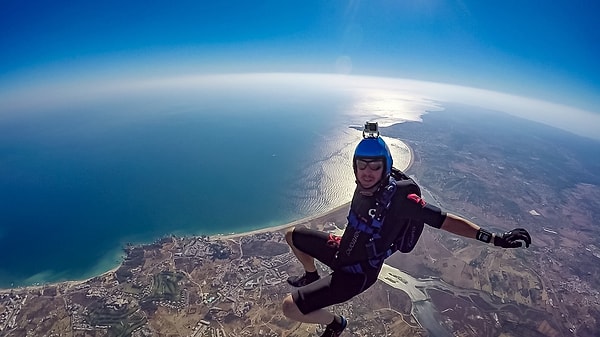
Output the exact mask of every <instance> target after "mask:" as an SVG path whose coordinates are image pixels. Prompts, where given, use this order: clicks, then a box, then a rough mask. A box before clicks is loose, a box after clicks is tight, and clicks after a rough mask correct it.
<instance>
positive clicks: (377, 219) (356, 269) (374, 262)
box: [341, 177, 396, 274]
mask: <svg viewBox="0 0 600 337" xmlns="http://www.w3.org/2000/svg"><path fill="white" fill-rule="evenodd" d="M395 193H396V180H395V179H394V178H393V177H390V180H389V184H388V185H387V186H386V187H385V188H384V189H383V191H382V193H381V196H380V197H379V198H377V201H376V207H377V208H376V210H375V215H374V216H373V218H372V221H371V222H370V223H367V222H365V221H362V220H361V219H360V218H359V216H358V215H357V214H356V212H354V211H352V210H350V214H349V215H348V226H350V227H352V228H354V229H355V230H357V231H360V232H363V233H366V234H369V235H370V236H371V237H370V239H369V242H368V243H367V244H366V246H365V248H366V252H367V255H368V256H367V257H368V260H367V263H368V265H369V266H370V267H373V268H377V267H378V266H379V265H380V264H381V262H383V260H385V259H386V258H388V257H389V256H390V255H392V254H393V253H394V252H395V251H396V247H395V245H392V246H391V247H389V248H388V249H387V250H385V251H383V252H378V251H377V245H376V240H379V239H381V235H380V234H379V233H380V231H381V227H382V226H383V222H384V220H385V215H386V213H387V211H388V210H389V208H390V206H391V203H392V198H393V196H394V194H395ZM363 265H364V267H367V266H366V265H365V263H364V262H360V263H355V264H353V265H349V266H343V267H341V269H342V270H343V271H346V272H349V273H353V274H362V273H364V268H363Z"/></svg>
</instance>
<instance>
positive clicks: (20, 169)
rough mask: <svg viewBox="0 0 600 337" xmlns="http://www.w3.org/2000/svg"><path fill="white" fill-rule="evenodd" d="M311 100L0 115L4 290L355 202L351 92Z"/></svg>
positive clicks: (175, 98)
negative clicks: (165, 243)
mask: <svg viewBox="0 0 600 337" xmlns="http://www.w3.org/2000/svg"><path fill="white" fill-rule="evenodd" d="M186 95H189V93H187V94H186ZM303 95H304V94H298V95H291V96H289V97H285V98H277V97H272V96H268V95H266V94H265V95H259V96H258V97H257V96H252V95H248V96H244V95H241V97H240V95H234V94H228V93H223V92H221V93H219V94H216V93H215V92H212V93H210V94H207V93H204V94H203V95H201V96H194V97H193V98H189V97H188V96H182V95H179V94H173V95H171V96H169V97H168V98H169V99H165V95H162V96H160V97H156V96H151V95H150V96H149V95H144V96H135V97H131V98H115V99H111V100H105V101H103V100H94V101H91V102H87V101H85V102H78V103H77V104H72V105H69V104H65V105H63V106H61V107H60V108H56V107H54V108H49V109H38V110H36V111H33V112H30V113H25V114H18V115H17V114H14V115H10V116H0V117H2V118H0V257H1V258H0V288H7V287H18V286H27V285H33V284H38V283H47V282H58V281H65V280H78V279H84V278H88V277H91V276H94V275H98V274H100V273H102V272H105V271H107V270H109V269H112V268H114V267H115V266H117V265H118V263H120V261H121V259H122V254H123V251H122V248H123V246H124V245H126V244H127V243H133V244H139V243H150V242H152V241H154V240H156V239H158V238H161V237H164V236H167V235H172V234H174V235H214V234H218V233H224V234H227V233H232V232H236V233H238V232H245V231H249V230H254V229H259V228H266V227H271V226H275V225H281V224H284V223H287V222H291V221H294V220H297V219H300V218H302V217H306V216H312V215H315V214H319V213H323V212H326V211H327V210H329V209H332V208H334V207H336V206H339V205H341V204H343V203H345V202H348V201H349V200H350V198H351V194H352V191H353V188H354V178H353V175H352V167H351V157H352V151H353V149H354V146H355V145H356V144H357V142H358V141H359V140H360V139H361V132H360V131H359V130H358V129H357V128H356V126H358V125H360V124H359V123H360V122H358V123H357V121H356V120H351V119H348V118H347V115H346V114H345V112H346V111H347V109H348V108H349V106H348V104H349V103H348V101H347V100H346V99H345V98H344V97H343V95H340V96H336V95H329V96H322V95H319V96H311V97H310V99H308V98H307V97H306V96H303ZM230 96H231V97H230ZM182 97H183V98H182ZM232 97H234V98H232ZM361 122H363V123H364V121H361ZM388 141H389V142H390V147H392V149H393V151H394V152H395V153H394V156H395V157H396V161H397V163H398V165H400V166H402V165H407V162H408V161H409V160H410V152H409V151H408V149H407V148H406V147H405V146H403V144H402V143H401V142H398V141H395V140H392V139H388Z"/></svg>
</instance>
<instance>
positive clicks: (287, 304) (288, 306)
mask: <svg viewBox="0 0 600 337" xmlns="http://www.w3.org/2000/svg"><path fill="white" fill-rule="evenodd" d="M281 311H283V314H284V315H285V317H287V318H294V317H296V316H297V314H298V313H299V312H300V310H299V309H298V306H297V305H296V303H294V299H293V298H292V295H287V296H286V297H285V298H284V299H283V303H282V304H281Z"/></svg>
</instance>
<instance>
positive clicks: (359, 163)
mask: <svg viewBox="0 0 600 337" xmlns="http://www.w3.org/2000/svg"><path fill="white" fill-rule="evenodd" d="M367 167H368V168H369V170H371V171H379V170H381V169H382V168H383V161H382V160H379V159H376V160H364V159H357V160H356V168H357V169H359V170H361V171H362V170H364V169H366V168H367Z"/></svg>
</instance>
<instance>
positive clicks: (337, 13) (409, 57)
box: [0, 0, 600, 113]
mask: <svg viewBox="0 0 600 337" xmlns="http://www.w3.org/2000/svg"><path fill="white" fill-rule="evenodd" d="M597 13H600V2H598V1H595V0H585V1H579V0H575V1H565V0H558V1H539V0H532V1H493V2H492V1H481V0H479V1H475V0H473V1H471V0H465V1H443V0H423V1H418V0H415V1H407V0H394V1H392V0H368V1H367V0H364V1H352V0H350V1H323V0H319V1H313V0H305V1H286V0H277V1H271V0H269V1H254V2H252V1H217V2H207V1H169V2H166V1H150V0H146V1H81V0H80V1H63V0H57V1H21V0H1V1H0V32H1V34H0V90H2V87H11V86H19V85H29V84H31V83H35V82H36V81H52V80H53V79H56V80H58V79H63V80H64V79H74V80H76V79H77V78H78V77H83V76H94V75H98V76H100V75H102V76H113V77H118V76H126V75H127V74H129V73H135V74H148V75H155V76H159V75H163V74H167V73H178V72H179V73H183V72H185V73H189V72H198V73H222V72H226V73H232V72H234V73H235V72H309V73H335V72H350V73H351V74H357V75H375V76H387V77H397V78H412V79H419V80H428V81H436V82H438V81H439V82H445V83H453V84H461V85H468V86H474V87H479V88H486V89H492V90H499V91H504V92H508V93H516V94H520V95H524V96H530V97H536V98H541V99H547V100H551V101H554V102H558V103H564V104H568V105H573V106H577V107H581V108H585V109H588V110H590V111H593V112H598V113H600V111H599V109H598V108H597V106H598V103H600V62H599V61H598V60H600V24H599V23H598V20H597V17H596V16H597Z"/></svg>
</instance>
